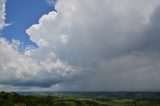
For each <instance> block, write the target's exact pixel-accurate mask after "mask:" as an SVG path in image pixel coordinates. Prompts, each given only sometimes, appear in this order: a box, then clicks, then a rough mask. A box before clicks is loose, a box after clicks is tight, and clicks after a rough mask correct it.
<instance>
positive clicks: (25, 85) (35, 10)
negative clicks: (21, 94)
mask: <svg viewBox="0 0 160 106" xmlns="http://www.w3.org/2000/svg"><path fill="white" fill-rule="evenodd" d="M159 14H160V1H159V0H152V1H150V0H139V1H135V0H123V2H122V0H56V1H55V0H34V1H33V0H21V1H20V0H0V90H5V91H159V90H160V85H159V82H160V77H159V75H160V42H159V40H160V35H159V34H160V30H159V29H160V15H159Z"/></svg>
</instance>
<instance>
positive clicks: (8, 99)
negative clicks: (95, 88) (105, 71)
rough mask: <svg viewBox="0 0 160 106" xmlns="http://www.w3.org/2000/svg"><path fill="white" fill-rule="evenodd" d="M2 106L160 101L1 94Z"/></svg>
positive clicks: (148, 104) (127, 105)
mask: <svg viewBox="0 0 160 106" xmlns="http://www.w3.org/2000/svg"><path fill="white" fill-rule="evenodd" d="M0 106H160V99H153V98H152V99H151V98H150V99H145V98H144V99H142V98H141V99H136V98H133V99H125V98H123V99H113V98H112V95H111V98H107V99H106V98H105V97H99V96H98V97H77V96H29V95H28V96H27V95H26V96H25V95H19V94H17V93H5V92H1V93H0Z"/></svg>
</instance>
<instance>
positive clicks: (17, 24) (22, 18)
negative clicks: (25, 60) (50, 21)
mask: <svg viewBox="0 0 160 106" xmlns="http://www.w3.org/2000/svg"><path fill="white" fill-rule="evenodd" d="M53 10H55V9H54V6H53V5H49V4H48V3H47V1H46V0H8V1H7V3H6V23H11V25H9V26H7V27H5V28H4V29H3V30H2V32H1V33H2V37H4V38H6V39H7V40H9V41H11V40H12V39H17V40H20V41H21V42H23V47H21V48H25V46H27V45H33V46H36V44H34V42H32V41H31V40H30V39H29V36H28V35H27V34H26V29H28V28H29V27H30V26H31V25H33V24H36V23H38V21H39V19H40V17H41V16H42V15H44V14H48V12H50V11H53ZM21 51H23V50H21Z"/></svg>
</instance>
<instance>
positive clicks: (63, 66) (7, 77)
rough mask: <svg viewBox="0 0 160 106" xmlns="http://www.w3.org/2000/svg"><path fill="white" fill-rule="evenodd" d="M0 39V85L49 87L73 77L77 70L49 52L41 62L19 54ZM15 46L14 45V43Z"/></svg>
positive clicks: (10, 45)
mask: <svg viewBox="0 0 160 106" xmlns="http://www.w3.org/2000/svg"><path fill="white" fill-rule="evenodd" d="M12 45H13V44H9V43H8V42H7V41H6V40H4V39H0V50H1V51H0V58H1V59H0V83H2V84H11V85H23V86H51V85H52V84H54V83H58V82H63V81H65V80H66V79H70V78H72V77H73V75H74V74H75V73H77V70H76V69H75V67H73V66H69V65H68V64H67V63H64V62H63V61H61V60H59V59H57V57H56V55H55V54H54V53H53V52H49V53H48V54H47V56H46V57H45V60H43V61H36V60H35V59H33V58H31V57H29V56H27V55H23V54H19V53H18V51H16V50H15V49H13V48H12ZM14 45H15V43H14Z"/></svg>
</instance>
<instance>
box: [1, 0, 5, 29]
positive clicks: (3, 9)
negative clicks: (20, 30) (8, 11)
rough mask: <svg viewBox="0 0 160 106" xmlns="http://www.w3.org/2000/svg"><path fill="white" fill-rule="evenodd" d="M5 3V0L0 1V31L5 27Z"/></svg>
mask: <svg viewBox="0 0 160 106" xmlns="http://www.w3.org/2000/svg"><path fill="white" fill-rule="evenodd" d="M5 2H6V0H0V29H2V28H3V27H4V26H5Z"/></svg>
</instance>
